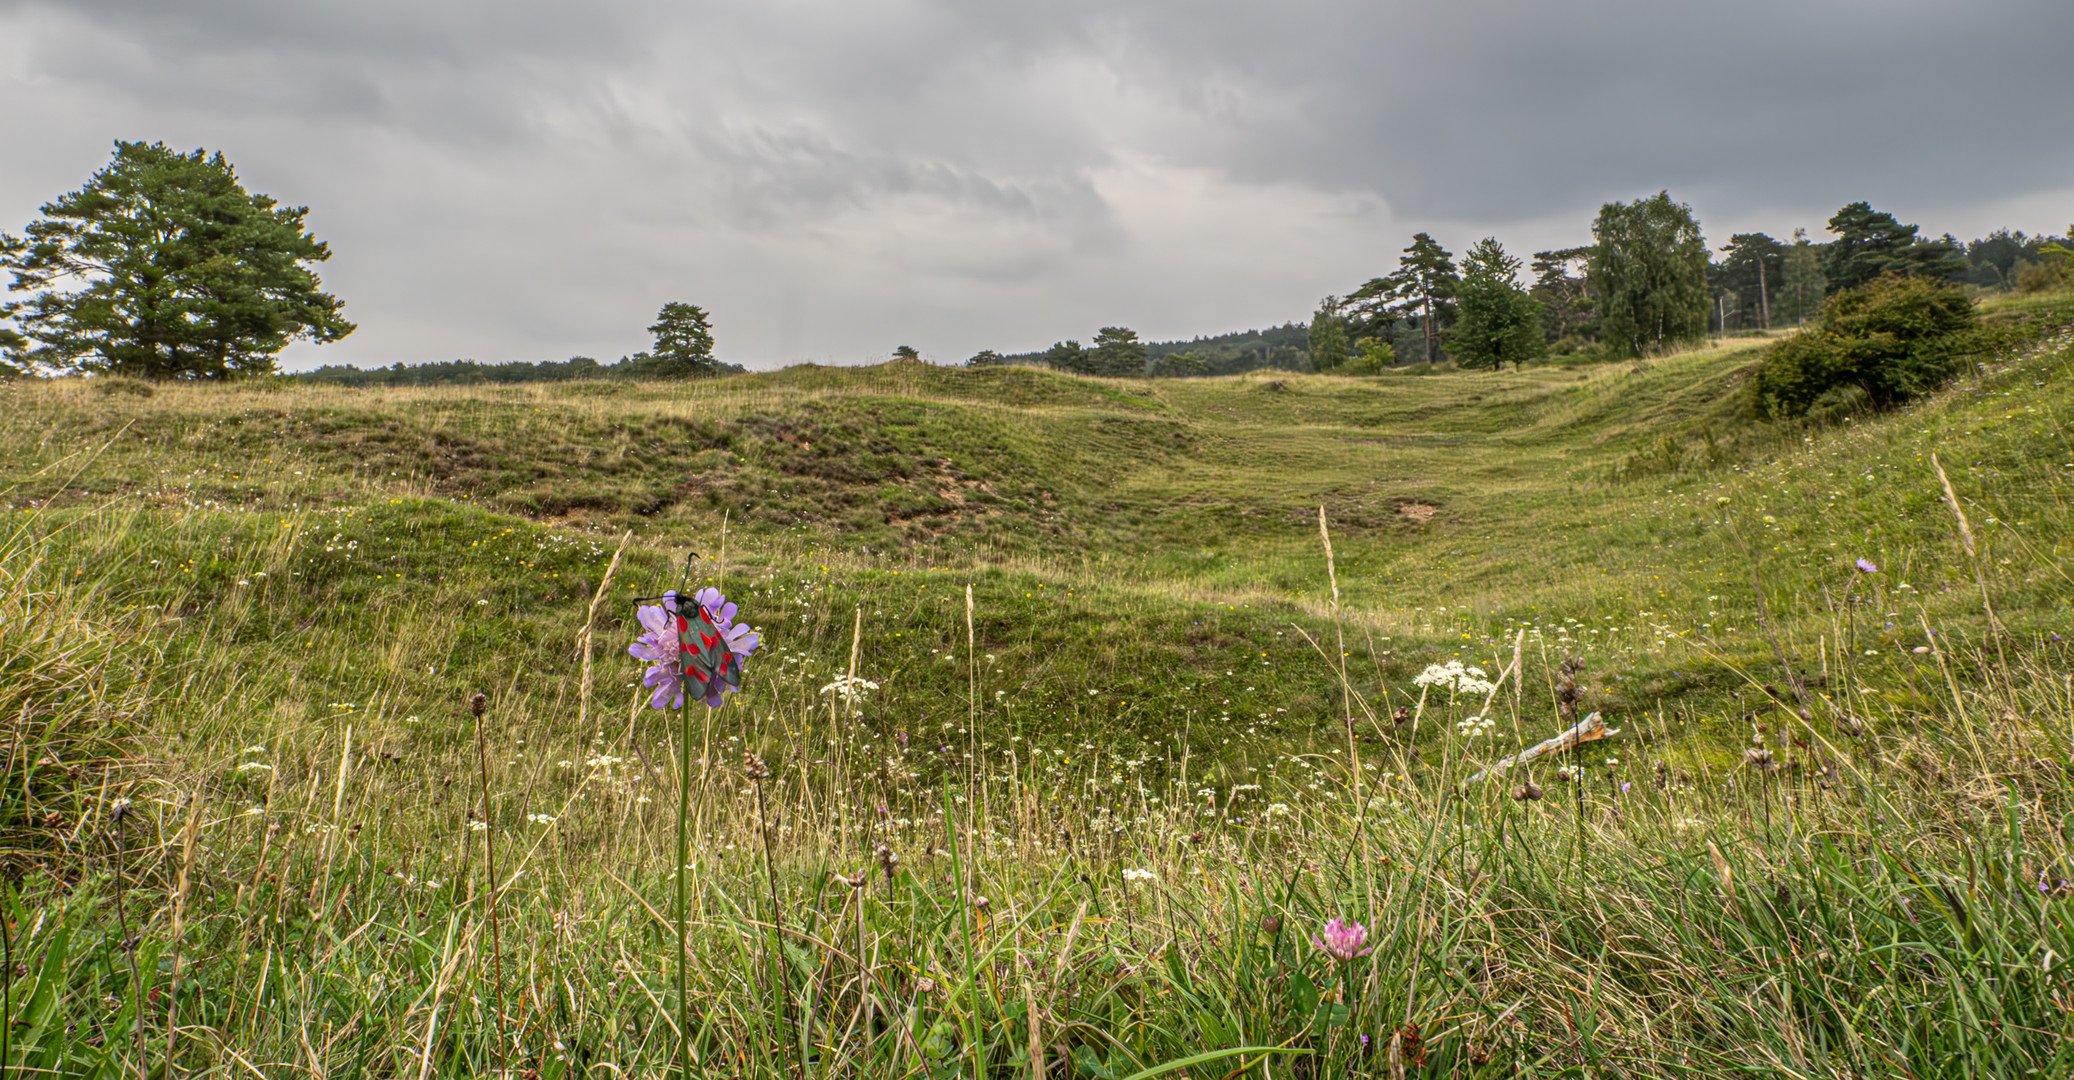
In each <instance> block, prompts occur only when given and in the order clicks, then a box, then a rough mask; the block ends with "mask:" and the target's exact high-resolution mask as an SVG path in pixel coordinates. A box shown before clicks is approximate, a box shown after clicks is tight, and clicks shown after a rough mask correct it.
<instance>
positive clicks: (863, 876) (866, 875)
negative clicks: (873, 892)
mask: <svg viewBox="0 0 2074 1080" xmlns="http://www.w3.org/2000/svg"><path fill="white" fill-rule="evenodd" d="M836 876H837V877H840V878H842V879H843V884H845V885H848V886H849V887H850V888H852V889H861V888H863V887H864V883H865V882H867V881H870V880H871V868H870V867H866V868H864V869H862V870H859V871H857V872H856V873H855V874H851V875H848V876H844V875H842V874H837V875H836Z"/></svg>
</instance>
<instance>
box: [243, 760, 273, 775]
mask: <svg viewBox="0 0 2074 1080" xmlns="http://www.w3.org/2000/svg"><path fill="white" fill-rule="evenodd" d="M254 770H265V771H266V772H273V771H274V767H273V766H272V765H269V764H267V763H266V762H264V761H248V762H246V763H244V764H243V765H240V766H238V771H239V772H252V771H254Z"/></svg>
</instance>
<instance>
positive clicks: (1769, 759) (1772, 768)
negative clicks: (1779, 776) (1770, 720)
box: [1743, 746, 1779, 773]
mask: <svg viewBox="0 0 2074 1080" xmlns="http://www.w3.org/2000/svg"><path fill="white" fill-rule="evenodd" d="M1743 764H1745V765H1747V766H1749V767H1750V768H1753V769H1756V770H1757V771H1758V772H1761V773H1773V772H1777V771H1778V769H1779V762H1778V759H1777V758H1775V757H1773V756H1772V751H1771V748H1770V747H1768V746H1753V747H1751V748H1749V749H1747V750H1745V751H1743Z"/></svg>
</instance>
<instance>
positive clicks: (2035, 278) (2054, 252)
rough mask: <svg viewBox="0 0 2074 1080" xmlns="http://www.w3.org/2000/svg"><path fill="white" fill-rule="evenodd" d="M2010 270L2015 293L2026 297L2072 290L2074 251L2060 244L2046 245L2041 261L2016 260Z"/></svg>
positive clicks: (2073, 283) (2073, 285) (2073, 281)
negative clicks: (2014, 283) (2014, 284)
mask: <svg viewBox="0 0 2074 1080" xmlns="http://www.w3.org/2000/svg"><path fill="white" fill-rule="evenodd" d="M2011 269H2012V271H2013V273H2012V274H2011V278H2012V279H2013V280H2014V281H2015V282H2016V291H2017V292H2020V293H2023V294H2024V295H2026V296H2030V295H2033V294H2036V293H2043V292H2058V291H2060V290H2061V289H2069V288H2074V250H2070V249H2069V248H2067V247H2065V246H2063V245H2061V244H2056V243H2055V244H2047V245H2045V249H2044V251H2043V252H2042V259H2041V261H2039V262H2031V261H2030V260H2028V259H2018V260H2017V261H2016V265H2015V266H2014V267H2012V268H2011Z"/></svg>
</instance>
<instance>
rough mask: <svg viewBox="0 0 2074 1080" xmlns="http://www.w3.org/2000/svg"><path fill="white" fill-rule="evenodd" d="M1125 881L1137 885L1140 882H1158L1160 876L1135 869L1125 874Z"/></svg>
mask: <svg viewBox="0 0 2074 1080" xmlns="http://www.w3.org/2000/svg"><path fill="white" fill-rule="evenodd" d="M1123 880H1124V881H1125V882H1127V883H1130V884H1133V885H1135V884H1138V883H1140V882H1148V881H1158V880H1159V875H1158V874H1156V873H1154V872H1153V871H1150V870H1138V869H1135V868H1133V869H1127V870H1125V871H1124V872H1123Z"/></svg>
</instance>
